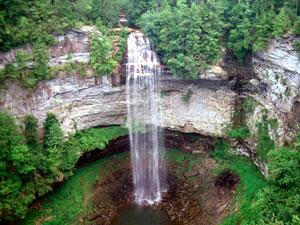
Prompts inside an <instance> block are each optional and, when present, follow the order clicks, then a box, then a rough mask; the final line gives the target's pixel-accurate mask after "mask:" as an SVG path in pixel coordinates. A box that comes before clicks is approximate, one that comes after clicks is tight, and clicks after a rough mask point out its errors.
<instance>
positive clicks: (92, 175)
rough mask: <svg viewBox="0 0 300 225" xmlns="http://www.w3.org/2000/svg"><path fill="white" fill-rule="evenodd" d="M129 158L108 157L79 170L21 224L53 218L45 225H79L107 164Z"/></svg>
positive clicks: (26, 224) (124, 155) (121, 156)
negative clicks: (86, 201) (79, 219)
mask: <svg viewBox="0 0 300 225" xmlns="http://www.w3.org/2000/svg"><path fill="white" fill-rule="evenodd" d="M126 157H128V154H127V153H124V154H119V155H115V156H113V157H107V158H105V159H101V160H97V161H96V162H94V163H92V164H90V165H87V166H85V167H81V168H78V169H77V170H76V172H74V175H73V176H71V177H70V178H69V180H68V181H66V182H64V183H63V184H62V185H61V186H60V187H59V189H58V190H57V191H56V192H54V193H51V194H49V195H48V196H47V198H46V199H45V201H43V203H42V208H41V209H38V210H33V211H31V212H30V213H29V214H28V215H27V216H26V219H25V220H23V221H21V222H20V223H19V224H22V225H30V224H35V223H36V221H38V220H39V219H40V218H49V217H50V218H51V220H50V221H45V222H43V224H45V225H47V224H49V225H50V224H64V225H67V224H77V223H76V222H78V217H79V215H80V213H82V212H83V211H85V210H86V207H87V205H84V203H85V202H84V201H85V197H86V196H87V195H90V194H91V192H92V191H93V187H94V184H95V182H96V181H97V180H99V178H100V177H101V176H102V175H104V173H105V172H113V171H112V170H113V169H114V168H117V167H118V166H117V165H115V166H114V167H113V168H109V170H110V171H106V170H107V168H106V167H105V164H106V163H107V162H108V161H110V160H113V159H122V160H124V158H126Z"/></svg>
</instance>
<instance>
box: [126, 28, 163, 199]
mask: <svg viewBox="0 0 300 225" xmlns="http://www.w3.org/2000/svg"><path fill="white" fill-rule="evenodd" d="M127 49H128V50H127V55H128V59H127V65H126V73H127V81H126V93H127V96H126V97H127V99H126V100H127V121H128V126H129V132H130V145H131V160H132V169H133V182H134V196H135V200H136V202H137V203H139V204H145V203H146V204H153V203H155V202H159V201H160V200H161V192H162V183H164V182H163V179H164V177H165V165H164V159H163V148H162V145H163V133H162V132H161V131H160V129H159V124H158V123H159V112H158V104H157V103H158V101H159V96H158V91H157V89H158V86H159V84H160V79H161V67H160V62H159V59H158V57H157V55H156V53H155V52H154V51H153V47H152V45H151V42H150V41H149V39H148V38H147V37H145V36H144V34H143V33H141V32H138V31H137V32H133V33H131V34H130V35H129V37H128V39H127Z"/></svg>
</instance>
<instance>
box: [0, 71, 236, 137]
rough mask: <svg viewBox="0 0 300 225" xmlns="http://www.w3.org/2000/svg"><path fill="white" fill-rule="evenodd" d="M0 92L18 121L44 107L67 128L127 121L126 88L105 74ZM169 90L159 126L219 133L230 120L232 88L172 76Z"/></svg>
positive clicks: (40, 112)
mask: <svg viewBox="0 0 300 225" xmlns="http://www.w3.org/2000/svg"><path fill="white" fill-rule="evenodd" d="M8 86H9V88H8V89H6V90H2V91H1V92H0V99H1V105H0V109H1V110H7V111H9V112H10V113H11V114H12V115H14V116H15V117H16V118H18V119H19V120H20V121H21V120H22V119H23V118H24V117H25V116H26V115H28V114H32V115H34V116H35V117H37V118H38V120H39V122H40V123H43V121H44V120H45V117H46V114H47V113H48V112H53V113H55V114H56V116H57V117H58V118H59V120H60V122H61V124H62V129H63V130H64V132H65V133H70V132H74V131H75V130H76V129H85V128H88V127H96V126H107V125H116V124H124V123H125V122H126V113H127V111H126V92H125V87H124V86H123V85H117V86H114V85H112V78H111V77H107V76H104V77H103V78H96V77H80V76H78V75H72V76H64V75H61V76H60V77H57V78H56V79H53V80H50V81H42V82H40V83H39V85H38V88H37V89H36V90H35V91H33V92H30V91H28V90H27V89H24V88H22V87H20V86H19V85H17V84H16V83H11V84H9V85H8ZM161 88H162V89H163V90H164V91H167V94H166V95H165V96H161V101H160V106H159V107H160V112H161V115H162V121H161V126H163V127H165V128H169V129H173V130H177V131H183V132H195V133H200V134H204V135H210V136H216V135H217V136H222V135H224V133H223V130H222V128H223V126H224V125H225V124H228V123H230V122H231V114H232V112H233V106H234V100H235V93H234V92H233V91H231V90H230V89H229V88H227V87H226V86H220V87H217V86H215V87H214V88H213V87H212V86H211V87H209V86H207V84H201V83H200V84H197V83H186V82H183V81H178V80H174V79H168V80H166V81H165V82H163V84H162V87H161ZM188 89H191V90H192V91H193V95H192V97H191V99H190V101H189V102H188V103H184V102H183V100H182V96H183V95H184V94H185V93H186V92H187V90H188Z"/></svg>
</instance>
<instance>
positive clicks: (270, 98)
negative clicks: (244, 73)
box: [238, 33, 300, 174]
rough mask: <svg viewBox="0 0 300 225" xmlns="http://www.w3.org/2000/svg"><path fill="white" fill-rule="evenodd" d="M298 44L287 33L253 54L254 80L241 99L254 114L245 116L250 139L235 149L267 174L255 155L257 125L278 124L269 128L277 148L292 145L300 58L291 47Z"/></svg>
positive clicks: (299, 101)
mask: <svg viewBox="0 0 300 225" xmlns="http://www.w3.org/2000/svg"><path fill="white" fill-rule="evenodd" d="M296 41H300V38H299V37H295V36H293V35H292V34H290V33H288V34H286V35H285V36H284V37H282V38H280V39H277V40H271V41H270V43H269V45H268V48H267V49H266V50H265V51H259V52H256V53H255V54H254V55H253V58H252V66H253V69H254V74H255V77H252V79H251V80H249V84H248V86H247V88H246V91H243V92H242V95H243V96H242V97H247V98H252V99H253V100H254V109H253V112H251V113H250V114H248V115H247V118H246V123H247V126H248V127H249V129H250V131H251V133H252V134H254V136H253V137H250V138H248V139H246V141H245V143H244V146H238V153H239V154H242V155H246V156H247V157H249V158H251V159H252V160H253V161H254V162H255V164H256V165H257V166H258V167H259V168H260V170H261V171H262V172H263V173H264V174H266V173H267V167H266V165H265V163H264V161H263V160H262V159H261V156H260V155H259V154H257V152H256V150H257V147H258V141H257V140H258V136H259V132H258V128H257V123H258V122H262V121H263V116H264V115H267V118H266V119H267V120H269V119H274V120H277V124H276V126H275V127H271V126H270V125H269V127H268V128H269V135H270V137H271V138H272V139H273V140H274V142H275V145H276V146H277V147H280V146H283V145H285V144H292V143H293V142H294V140H295V139H294V138H295V136H296V134H297V131H298V127H297V124H298V123H299V122H300V114H299V113H300V59H299V57H300V55H299V53H297V51H296V49H295V47H294V43H295V42H296Z"/></svg>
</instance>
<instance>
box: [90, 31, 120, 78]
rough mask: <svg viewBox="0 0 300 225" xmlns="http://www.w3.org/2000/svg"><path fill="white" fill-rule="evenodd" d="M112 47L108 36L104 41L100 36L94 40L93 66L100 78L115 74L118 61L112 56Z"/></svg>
mask: <svg viewBox="0 0 300 225" xmlns="http://www.w3.org/2000/svg"><path fill="white" fill-rule="evenodd" d="M111 50H112V46H111V44H110V42H109V39H108V37H107V36H103V37H102V39H100V38H99V36H98V35H96V34H95V35H94V36H93V38H92V53H91V64H92V67H93V69H94V70H95V71H96V72H97V74H98V75H99V76H103V75H110V74H112V72H113V69H114V67H115V64H116V61H115V60H114V59H113V58H112V56H110V54H111Z"/></svg>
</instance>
